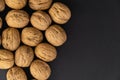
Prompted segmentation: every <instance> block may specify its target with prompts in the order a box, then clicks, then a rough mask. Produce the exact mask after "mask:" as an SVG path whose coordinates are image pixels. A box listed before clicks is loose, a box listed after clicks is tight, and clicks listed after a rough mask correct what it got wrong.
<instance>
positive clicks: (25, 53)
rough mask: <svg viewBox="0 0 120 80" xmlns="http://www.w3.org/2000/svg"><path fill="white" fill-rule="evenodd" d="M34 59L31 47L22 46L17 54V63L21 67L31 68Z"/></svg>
mask: <svg viewBox="0 0 120 80" xmlns="http://www.w3.org/2000/svg"><path fill="white" fill-rule="evenodd" d="M33 58H34V53H33V50H32V48H31V47H29V46H26V45H23V46H20V47H19V48H18V49H17V50H16V52H15V63H16V65H17V66H19V67H29V66H30V64H31V62H32V60H33Z"/></svg>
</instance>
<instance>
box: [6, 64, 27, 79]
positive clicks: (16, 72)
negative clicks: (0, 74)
mask: <svg viewBox="0 0 120 80" xmlns="http://www.w3.org/2000/svg"><path fill="white" fill-rule="evenodd" d="M6 77H7V80H27V76H26V73H25V72H24V70H23V69H22V68H20V67H17V66H15V67H12V68H11V69H9V70H8V72H7V75H6Z"/></svg>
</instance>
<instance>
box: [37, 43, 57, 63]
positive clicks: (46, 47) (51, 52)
mask: <svg viewBox="0 0 120 80" xmlns="http://www.w3.org/2000/svg"><path fill="white" fill-rule="evenodd" d="M35 54H36V56H37V57H38V58H40V59H42V60H43V61H46V62H50V61H53V60H54V59H55V58H56V56H57V50H56V48H55V47H53V46H52V45H50V44H48V43H40V44H39V45H37V47H36V48H35Z"/></svg>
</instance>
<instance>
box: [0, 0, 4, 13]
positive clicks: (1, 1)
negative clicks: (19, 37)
mask: <svg viewBox="0 0 120 80" xmlns="http://www.w3.org/2000/svg"><path fill="white" fill-rule="evenodd" d="M4 9H5V1H4V0H0V12H1V11H3V10H4Z"/></svg>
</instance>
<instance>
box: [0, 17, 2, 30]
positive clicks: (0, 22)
mask: <svg viewBox="0 0 120 80" xmlns="http://www.w3.org/2000/svg"><path fill="white" fill-rule="evenodd" d="M2 24H3V23H2V18H1V17H0V29H1V28H2Z"/></svg>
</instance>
